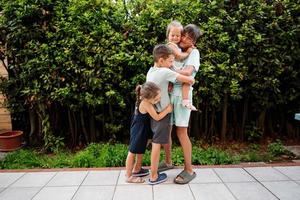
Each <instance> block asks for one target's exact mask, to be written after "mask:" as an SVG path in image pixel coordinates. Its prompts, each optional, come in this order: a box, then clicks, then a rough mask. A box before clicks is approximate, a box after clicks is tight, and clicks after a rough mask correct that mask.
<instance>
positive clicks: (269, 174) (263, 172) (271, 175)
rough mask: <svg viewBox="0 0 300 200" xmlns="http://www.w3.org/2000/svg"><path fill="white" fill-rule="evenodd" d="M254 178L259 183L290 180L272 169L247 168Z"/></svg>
mask: <svg viewBox="0 0 300 200" xmlns="http://www.w3.org/2000/svg"><path fill="white" fill-rule="evenodd" d="M245 170H247V171H248V172H249V173H250V174H251V175H252V176H254V177H255V178H256V179H257V180H259V181H284V180H289V178H288V177H286V176H284V175H283V174H281V173H280V172H279V171H277V170H275V169H273V168H272V167H251V168H245Z"/></svg>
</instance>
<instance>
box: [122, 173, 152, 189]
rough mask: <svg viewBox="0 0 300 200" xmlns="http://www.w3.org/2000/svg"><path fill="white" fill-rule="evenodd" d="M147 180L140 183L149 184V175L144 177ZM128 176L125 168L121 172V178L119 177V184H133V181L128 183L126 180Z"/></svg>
mask: <svg viewBox="0 0 300 200" xmlns="http://www.w3.org/2000/svg"><path fill="white" fill-rule="evenodd" d="M142 178H143V179H144V180H145V182H144V183H139V185H147V184H148V183H147V181H148V179H149V176H145V177H142ZM125 180H126V177H125V170H121V172H120V176H119V179H118V185H132V183H127V182H126V181H125Z"/></svg>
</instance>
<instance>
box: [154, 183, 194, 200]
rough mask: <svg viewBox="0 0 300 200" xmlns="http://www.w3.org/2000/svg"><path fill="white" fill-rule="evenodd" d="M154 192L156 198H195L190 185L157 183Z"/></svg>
mask: <svg viewBox="0 0 300 200" xmlns="http://www.w3.org/2000/svg"><path fill="white" fill-rule="evenodd" d="M153 193H154V194H153V195H154V199H155V200H183V199H184V200H194V197H193V194H192V192H191V190H190V188H189V185H175V184H160V185H155V186H154V187H153Z"/></svg>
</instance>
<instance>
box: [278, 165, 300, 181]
mask: <svg viewBox="0 0 300 200" xmlns="http://www.w3.org/2000/svg"><path fill="white" fill-rule="evenodd" d="M274 168H275V169H277V170H279V171H280V172H281V173H283V174H285V175H286V176H288V177H289V178H290V179H292V180H300V166H290V167H274Z"/></svg>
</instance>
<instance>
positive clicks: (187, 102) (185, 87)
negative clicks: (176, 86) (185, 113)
mask: <svg viewBox="0 0 300 200" xmlns="http://www.w3.org/2000/svg"><path fill="white" fill-rule="evenodd" d="M189 91H190V85H189V84H186V83H183V84H182V105H183V106H184V107H186V108H188V109H190V110H197V108H196V107H195V106H193V104H192V100H191V99H189Z"/></svg>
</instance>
